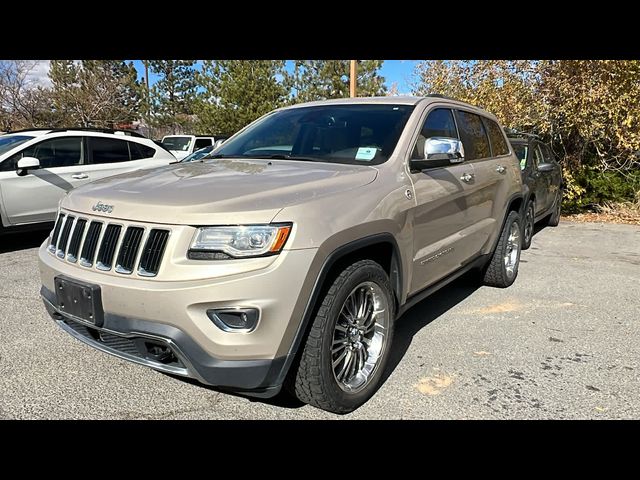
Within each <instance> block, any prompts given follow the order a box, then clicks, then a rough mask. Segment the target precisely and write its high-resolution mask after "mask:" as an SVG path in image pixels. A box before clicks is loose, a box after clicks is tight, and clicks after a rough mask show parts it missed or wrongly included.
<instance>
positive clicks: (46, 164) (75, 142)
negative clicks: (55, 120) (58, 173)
mask: <svg viewBox="0 0 640 480" xmlns="http://www.w3.org/2000/svg"><path fill="white" fill-rule="evenodd" d="M22 157H35V158H37V159H38V160H40V167H41V168H55V167H72V166H74V165H80V164H81V163H83V162H82V137H63V138H53V139H51V140H45V141H44V142H40V143H36V144H35V145H31V146H30V147H28V148H25V149H24V150H22V151H21V152H19V153H16V154H15V155H13V156H12V157H11V158H8V159H7V160H5V161H4V162H3V167H6V169H11V170H15V168H16V166H17V163H18V160H19V159H21V158H22ZM4 169H5V168H3V170H4Z"/></svg>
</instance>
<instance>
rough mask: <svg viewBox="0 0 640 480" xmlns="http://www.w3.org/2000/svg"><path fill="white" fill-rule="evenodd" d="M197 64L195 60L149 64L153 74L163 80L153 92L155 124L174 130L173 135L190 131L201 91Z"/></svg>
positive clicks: (156, 85)
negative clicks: (178, 131) (198, 92)
mask: <svg viewBox="0 0 640 480" xmlns="http://www.w3.org/2000/svg"><path fill="white" fill-rule="evenodd" d="M195 63H196V62H195V60H151V61H150V62H149V68H150V70H151V72H152V73H154V74H156V75H159V76H160V78H159V79H158V81H156V82H155V83H154V84H153V87H152V88H151V92H150V96H151V116H152V118H153V120H152V123H154V124H156V125H158V126H166V127H171V129H172V130H173V131H174V132H176V131H177V130H179V129H185V128H186V129H189V128H190V126H191V123H192V122H193V119H192V117H191V115H193V113H194V112H193V108H194V102H195V98H196V90H197V87H198V85H197V83H196V70H195V68H194V65H195ZM189 133H190V132H189Z"/></svg>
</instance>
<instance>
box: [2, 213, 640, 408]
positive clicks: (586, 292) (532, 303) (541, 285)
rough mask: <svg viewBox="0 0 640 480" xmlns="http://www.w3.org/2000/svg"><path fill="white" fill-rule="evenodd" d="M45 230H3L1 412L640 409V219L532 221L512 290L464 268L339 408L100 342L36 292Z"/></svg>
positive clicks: (401, 325)
mask: <svg viewBox="0 0 640 480" xmlns="http://www.w3.org/2000/svg"><path fill="white" fill-rule="evenodd" d="M45 236H46V232H45V233H42V232H39V233H37V234H33V233H31V234H25V235H14V236H9V237H4V238H1V239H0V286H1V288H2V290H0V419H3V418H5V419H6V418H30V419H40V418H45V419H57V418H65V419H80V418H92V419H139V418H141V419H145V418H153V419H209V418H211V419H216V418H220V419H240V418H252V419H314V418H342V419H350V418H362V419H378V418H380V419H413V418H416V419H417V418H420V419H466V418H474V419H541V418H558V419H574V418H575V419H590V418H596V419H597V418H607V419H617V418H635V419H637V418H640V360H639V359H640V355H639V354H640V328H639V327H640V319H639V318H638V313H639V308H638V306H639V305H640V299H639V297H640V227H638V226H632V225H610V224H598V223H569V222H564V223H561V225H560V226H559V227H558V228H547V229H544V230H542V231H540V232H538V233H537V235H536V236H535V237H534V239H533V245H532V247H531V249H530V250H528V251H526V252H523V254H522V263H521V265H520V273H519V276H518V279H517V281H516V283H515V285H513V286H512V287H510V288H508V289H494V288H489V287H477V286H476V285H474V284H473V283H472V282H470V280H469V279H461V280H459V281H457V282H455V283H453V284H451V285H449V286H448V287H446V288H445V289H444V290H441V291H440V292H438V293H436V294H435V295H433V296H431V297H430V298H428V299H426V300H425V301H423V302H422V303H420V304H419V305H417V306H416V307H414V308H413V309H411V310H410V311H409V312H407V314H405V316H404V317H403V318H402V319H400V320H399V322H398V325H397V328H398V329H397V333H396V339H395V340H396V341H395V345H394V350H393V357H392V361H391V368H389V372H388V374H389V375H388V378H387V380H386V381H385V383H384V385H383V386H382V388H381V389H380V390H379V391H378V393H377V394H376V395H375V396H374V397H373V398H372V399H371V400H370V401H369V402H368V403H367V404H366V405H364V406H362V407H361V408H360V409H358V410H357V411H356V412H353V413H352V414H349V415H344V416H338V415H333V414H330V413H326V412H323V411H320V410H318V409H315V408H312V407H309V406H302V405H300V404H298V403H296V402H294V401H291V400H287V399H281V398H278V399H276V400H271V401H269V402H265V401H259V400H252V399H248V398H244V397H241V396H235V395H230V394H227V393H222V392H219V391H216V390H214V389H211V388H207V387H203V386H200V385H198V384H195V383H193V382H188V381H184V380H180V379H177V378H173V377H170V376H167V375H164V374H162V373H158V372H155V371H153V370H150V369H148V368H145V367H142V366H138V365H133V364H129V363H127V362H125V361H122V360H119V359H117V358H115V357H112V356H110V355H107V354H104V353H101V352H98V351H95V350H93V349H92V348H90V347H87V346H85V345H83V344H81V343H80V342H78V341H77V340H75V339H73V338H72V337H70V336H69V335H67V334H66V333H64V332H63V331H62V330H60V329H59V328H58V327H57V326H56V325H54V323H53V321H51V320H50V319H49V317H48V316H47V314H46V312H45V309H44V307H43V305H42V303H41V301H40V299H39V296H38V291H39V287H40V284H39V278H38V267H37V245H39V243H40V242H41V241H42V240H43V239H44V237H45Z"/></svg>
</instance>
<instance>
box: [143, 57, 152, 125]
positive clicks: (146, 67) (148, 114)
mask: <svg viewBox="0 0 640 480" xmlns="http://www.w3.org/2000/svg"><path fill="white" fill-rule="evenodd" d="M142 63H143V64H144V84H145V86H146V87H147V91H146V96H145V99H144V100H145V103H146V104H147V105H146V107H147V108H146V117H147V118H145V123H146V124H147V125H146V127H147V131H148V132H149V134H150V133H151V128H150V127H149V124H150V123H151V122H150V119H151V95H150V93H149V60H143V61H142Z"/></svg>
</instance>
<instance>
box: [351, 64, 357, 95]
mask: <svg viewBox="0 0 640 480" xmlns="http://www.w3.org/2000/svg"><path fill="white" fill-rule="evenodd" d="M356 61H357V60H350V62H351V65H350V67H351V68H350V69H349V70H350V71H349V96H350V97H351V98H354V97H355V96H356Z"/></svg>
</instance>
